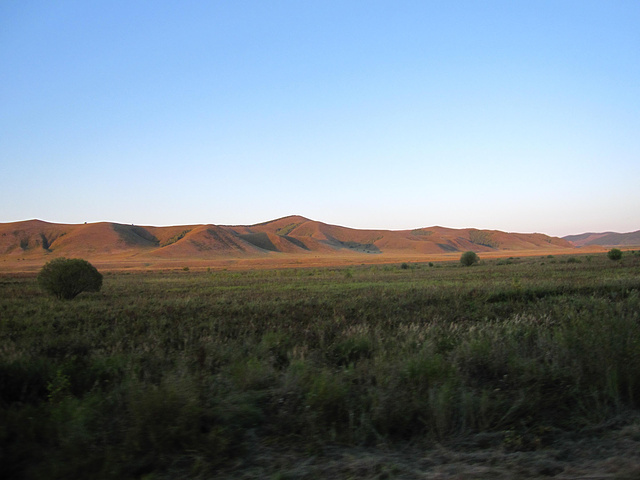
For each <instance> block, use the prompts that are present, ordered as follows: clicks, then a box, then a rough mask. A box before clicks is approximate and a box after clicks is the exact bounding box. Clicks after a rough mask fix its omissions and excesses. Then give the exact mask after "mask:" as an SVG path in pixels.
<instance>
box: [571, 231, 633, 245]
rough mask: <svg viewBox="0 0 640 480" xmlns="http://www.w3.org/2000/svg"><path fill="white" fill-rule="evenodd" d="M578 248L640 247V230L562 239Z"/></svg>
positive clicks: (573, 236) (587, 234) (586, 234)
mask: <svg viewBox="0 0 640 480" xmlns="http://www.w3.org/2000/svg"><path fill="white" fill-rule="evenodd" d="M562 238H563V239H564V240H566V241H568V242H571V243H572V244H573V245H575V246H576V247H586V246H590V245H601V246H603V247H632V246H640V230H637V231H635V232H629V233H616V232H603V233H583V234H580V235H568V236H566V237H562Z"/></svg>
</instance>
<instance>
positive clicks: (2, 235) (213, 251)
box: [0, 215, 574, 269]
mask: <svg viewBox="0 0 640 480" xmlns="http://www.w3.org/2000/svg"><path fill="white" fill-rule="evenodd" d="M572 248H574V247H573V246H572V245H571V243H569V242H568V241H566V240H563V239H560V238H556V237H549V236H547V235H543V234H538V233H536V234H523V233H506V232H501V231H497V230H477V229H471V228H470V229H452V228H445V227H427V228H420V229H414V230H398V231H392V230H357V229H352V228H347V227H342V226H337V225H330V224H326V223H322V222H318V221H315V220H309V219H308V218H305V217H302V216H297V215H296V216H289V217H283V218H279V219H277V220H273V221H269V222H264V223H259V224H256V225H242V226H229V225H226V226H216V225H181V226H171V227H153V226H137V225H124V224H118V223H107V222H100V223H91V224H72V225H68V224H55V223H48V222H43V221H40V220H29V221H24V222H14V223H5V224H0V268H6V269H11V268H14V267H12V265H14V263H15V262H18V261H28V262H29V264H30V265H32V266H36V265H41V264H43V263H44V262H46V261H47V260H48V259H50V258H53V257H61V256H65V257H82V258H86V259H88V260H90V261H97V262H102V263H103V264H105V265H112V264H123V265H124V264H125V263H126V264H127V265H138V264H144V265H166V264H167V262H172V261H177V260H179V261H181V262H192V263H193V262H196V263H197V262H198V261H205V260H206V261H212V260H216V259H218V260H220V261H226V260H225V259H228V260H229V261H231V260H233V259H236V260H237V261H241V260H242V259H248V260H250V259H254V260H255V259H258V258H262V259H265V261H266V259H271V260H269V261H267V263H273V262H277V261H278V260H277V259H278V258H279V259H280V261H281V262H285V263H286V262H294V263H295V262H297V261H298V260H299V261H302V260H301V259H305V258H306V259H307V260H305V261H306V262H308V261H309V259H324V260H322V261H321V260H313V261H316V262H321V263H322V262H330V261H331V260H330V258H334V259H336V261H337V259H340V263H343V262H346V261H348V262H352V261H353V262H359V263H362V262H365V261H373V262H379V261H384V259H385V258H386V259H387V261H391V259H395V258H403V257H404V258H412V259H413V261H417V260H419V259H420V258H424V256H434V255H436V256H437V255H444V256H446V257H447V258H450V256H451V255H455V254H456V253H459V252H463V251H467V250H473V251H476V252H482V253H485V254H491V255H492V256H493V254H498V253H499V252H509V253H510V254H511V253H512V252H515V251H527V252H539V253H544V252H547V251H554V252H558V251H563V250H568V251H570V250H569V249H572ZM296 259H298V260H296ZM347 259H352V260H347ZM367 259H369V260H367ZM234 261H235V260H234ZM283 264H284V263H283ZM14 266H15V265H14Z"/></svg>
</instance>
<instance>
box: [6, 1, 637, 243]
mask: <svg viewBox="0 0 640 480" xmlns="http://www.w3.org/2000/svg"><path fill="white" fill-rule="evenodd" d="M290 214H300V215H304V216H306V217H309V218H312V219H314V220H320V221H323V222H326V223H331V224H338V225H345V226H348V227H353V228H383V229H410V228H418V227H427V226H433V225H442V226H447V227H454V228H464V227H475V228H490V229H498V230H505V231H515V232H543V233H547V234H550V235H568V234H577V233H583V232H587V231H619V232H628V231H634V230H638V229H640V1H637V0H629V1H619V0H611V1H605V0H601V1H589V0H580V1H564V0H554V1H539V0H536V1H534V0H530V1H515V0H510V1H491V0H487V1H471V0H468V1H456V0H453V1H435V0H434V1H429V0H423V1H402V0H399V1H364V0H361V1H356V0H353V1H349V0H347V1H345V0H342V1H331V0H326V1H325V0H323V1H296V0H291V1H243V0H238V1H211V2H205V1H202V2H195V1H184V2H173V1H154V2H142V1H118V0H115V1H108V2H107V1H101V0H98V1H91V2H86V1H64V0H63V1H56V2H50V1H44V0H40V1H28V0H25V1H18V0H15V1H14V0H4V1H2V2H0V222H13V221H19V220H27V219H32V218H39V219H41V220H46V221H50V222H60V223H82V222H85V221H86V222H94V221H114V222H120V223H135V224H140V225H176V224H180V225H182V224H194V223H198V224H200V223H213V224H236V225H241V224H245V225H246V224H253V223H258V222H262V221H267V220H271V219H275V218H278V217H282V216H285V215H290Z"/></svg>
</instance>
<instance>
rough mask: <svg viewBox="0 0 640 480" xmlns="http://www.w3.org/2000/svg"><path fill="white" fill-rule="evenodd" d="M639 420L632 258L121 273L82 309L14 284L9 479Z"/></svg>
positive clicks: (6, 279) (162, 469) (9, 325)
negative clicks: (634, 415) (630, 417)
mask: <svg viewBox="0 0 640 480" xmlns="http://www.w3.org/2000/svg"><path fill="white" fill-rule="evenodd" d="M568 260H569V261H568ZM639 407H640V257H639V256H638V255H633V254H625V256H624V257H623V259H622V260H621V261H619V262H612V261H610V260H609V259H607V258H606V254H601V255H592V256H589V257H573V259H566V258H565V259H563V258H562V257H557V258H547V257H544V258H526V259H517V258H516V259H508V260H499V261H489V262H481V264H480V265H476V266H473V267H469V268H465V267H461V266H460V265H458V264H456V263H443V264H436V265H434V266H429V265H428V264H403V265H402V266H400V265H389V266H361V267H352V268H333V269H332V268H324V269H297V270H296V269H292V270H272V271H246V272H226V271H217V272H207V273H205V272H192V271H182V270H180V271H172V272H155V273H135V274H126V273H118V274H107V275H105V278H104V287H103V289H102V291H101V292H99V293H92V294H82V295H81V296H79V297H78V298H77V299H75V300H74V301H59V300H56V299H53V298H49V297H47V296H45V295H44V294H43V293H41V292H40V291H39V290H38V288H37V285H36V281H35V278H34V277H32V276H0V465H2V471H3V472H4V474H5V475H7V477H6V478H73V477H75V478H143V477H144V478H161V477H162V478H164V477H167V478H175V477H183V478H184V477H187V478H210V477H213V476H215V472H216V471H218V470H219V469H226V470H228V469H229V468H233V465H241V462H242V459H243V458H246V457H247V456H250V455H251V453H252V452H253V451H255V449H256V448H263V447H265V446H267V447H269V448H274V449H280V450H282V449H289V448H290V449H295V450H297V451H302V452H306V453H307V454H312V453H314V452H319V451H321V450H322V449H324V448H328V447H332V448H333V447H335V446H343V447H345V448H348V447H355V446H358V447H363V448H366V447H369V446H380V445H387V446H390V447H393V446H394V445H406V444H413V445H416V444H421V445H424V446H428V445H431V444H433V443H434V442H440V443H446V442H450V441H453V440H456V441H459V440H460V439H464V438H466V437H469V436H471V435H477V434H478V433H480V432H487V433H491V434H495V435H498V436H499V438H501V442H502V444H501V448H504V449H507V450H514V451H516V450H536V449H542V448H545V446H546V445H548V444H549V443H550V442H551V441H553V438H554V437H555V436H557V435H559V434H561V433H563V432H578V431H580V430H581V429H584V428H589V427H590V426H593V425H596V424H600V423H602V422H605V421H607V419H611V418H614V417H619V416H620V415H624V414H625V412H634V411H637V410H638V409H639ZM238 468H241V467H238Z"/></svg>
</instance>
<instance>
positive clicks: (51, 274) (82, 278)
mask: <svg viewBox="0 0 640 480" xmlns="http://www.w3.org/2000/svg"><path fill="white" fill-rule="evenodd" d="M38 284H39V285H40V288H42V289H43V290H44V291H45V292H47V293H50V294H51V295H55V296H56V297H58V298H63V299H65V300H71V299H72V298H75V297H76V296H78V295H79V294H80V293H82V292H97V291H99V290H100V288H101V287H102V274H101V273H100V272H98V270H96V267H94V266H93V265H91V264H90V263H89V262H87V261H86V260H82V259H81V258H56V259H55V260H51V261H50V262H48V263H47V264H46V265H45V266H44V267H42V270H40V273H39V274H38Z"/></svg>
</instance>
